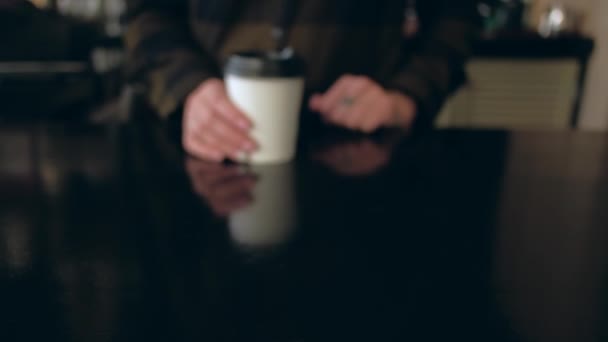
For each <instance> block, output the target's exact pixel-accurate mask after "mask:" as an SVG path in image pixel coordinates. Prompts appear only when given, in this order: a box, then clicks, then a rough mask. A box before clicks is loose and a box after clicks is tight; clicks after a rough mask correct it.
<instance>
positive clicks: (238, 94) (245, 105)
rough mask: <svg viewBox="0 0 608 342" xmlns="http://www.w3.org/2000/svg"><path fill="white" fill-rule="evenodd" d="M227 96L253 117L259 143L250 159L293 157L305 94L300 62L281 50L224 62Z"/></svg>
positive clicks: (284, 159) (273, 160)
mask: <svg viewBox="0 0 608 342" xmlns="http://www.w3.org/2000/svg"><path fill="white" fill-rule="evenodd" d="M225 72H226V75H225V79H226V87H227V91H228V96H229V97H230V99H231V100H232V102H234V104H235V105H236V106H237V107H238V108H239V109H241V110H242V111H243V112H244V113H245V114H246V115H247V116H248V117H249V118H250V119H251V120H252V121H253V130H252V132H251V134H252V137H253V138H254V139H255V140H256V141H257V143H258V144H259V149H258V151H257V152H255V153H253V154H252V155H251V157H250V161H251V162H252V163H254V164H263V163H283V162H287V161H289V160H291V159H293V157H294V155H295V149H296V140H297V135H298V127H299V114H300V108H301V106H302V97H303V94H304V67H303V62H302V61H301V60H300V59H298V58H297V57H295V56H294V55H293V53H291V52H290V51H289V50H287V51H286V52H283V53H263V52H247V53H238V54H235V55H233V56H232V57H230V59H229V60H228V63H227V65H226V71H225Z"/></svg>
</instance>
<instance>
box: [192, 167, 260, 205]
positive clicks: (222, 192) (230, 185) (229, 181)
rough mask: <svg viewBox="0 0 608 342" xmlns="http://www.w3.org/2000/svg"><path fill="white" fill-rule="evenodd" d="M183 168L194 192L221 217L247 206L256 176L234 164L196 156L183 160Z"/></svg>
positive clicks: (250, 200) (250, 199)
mask: <svg viewBox="0 0 608 342" xmlns="http://www.w3.org/2000/svg"><path fill="white" fill-rule="evenodd" d="M186 171H187V172H188V176H189V177H190V181H191V183H192V186H193V188H194V191H195V192H196V193H197V194H198V195H199V196H201V197H203V198H204V199H205V201H206V202H207V204H208V205H209V206H210V207H211V210H213V212H214V213H215V214H217V215H218V216H221V217H226V216H228V215H229V214H230V213H232V212H234V211H236V210H239V209H242V208H244V207H246V206H247V205H249V204H250V203H251V202H252V200H253V198H252V192H253V188H254V186H255V184H256V177H255V176H254V175H252V174H250V173H246V172H243V170H242V169H240V168H239V167H238V166H234V165H232V166H228V165H223V164H216V163H211V162H206V161H202V160H196V159H192V158H190V159H188V160H187V161H186Z"/></svg>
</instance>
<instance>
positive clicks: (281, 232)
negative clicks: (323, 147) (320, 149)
mask: <svg viewBox="0 0 608 342" xmlns="http://www.w3.org/2000/svg"><path fill="white" fill-rule="evenodd" d="M252 171H253V172H254V173H255V174H256V175H257V176H258V177H259V178H258V183H257V184H256V186H255V188H254V190H253V202H252V203H251V204H250V205H249V206H248V207H246V208H244V209H241V210H238V211H236V212H234V213H232V214H231V215H230V218H229V227H230V235H231V237H232V240H233V241H234V242H235V243H236V244H237V245H239V246H241V247H244V248H247V249H252V250H265V249H268V248H273V247H278V246H280V245H282V244H284V243H285V242H287V241H288V240H289V238H290V237H291V235H292V233H293V232H294V230H295V228H296V224H297V206H296V205H297V204H296V194H295V185H294V165H293V164H284V165H263V166H262V165H257V166H254V167H253V170H252Z"/></svg>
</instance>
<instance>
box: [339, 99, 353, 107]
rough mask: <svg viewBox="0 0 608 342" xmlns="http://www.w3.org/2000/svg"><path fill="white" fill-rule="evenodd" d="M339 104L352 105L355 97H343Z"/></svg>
mask: <svg viewBox="0 0 608 342" xmlns="http://www.w3.org/2000/svg"><path fill="white" fill-rule="evenodd" d="M340 104H341V105H343V106H345V107H352V105H354V104H355V99H354V98H352V97H343V98H342V100H341V101H340Z"/></svg>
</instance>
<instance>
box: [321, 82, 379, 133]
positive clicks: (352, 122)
mask: <svg viewBox="0 0 608 342" xmlns="http://www.w3.org/2000/svg"><path fill="white" fill-rule="evenodd" d="M378 97H379V94H377V93H376V92H375V91H368V92H366V93H365V94H364V95H363V96H362V97H360V99H358V100H357V101H356V102H355V103H354V104H353V106H351V107H349V106H339V107H338V108H336V109H335V110H334V111H333V112H332V113H331V114H330V118H331V120H333V122H334V123H335V124H337V125H340V126H344V127H346V128H350V129H353V130H361V129H362V126H363V122H364V121H365V119H366V118H365V117H366V116H368V115H369V110H370V107H372V106H373V104H374V103H375V102H376V101H377V98H378Z"/></svg>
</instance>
